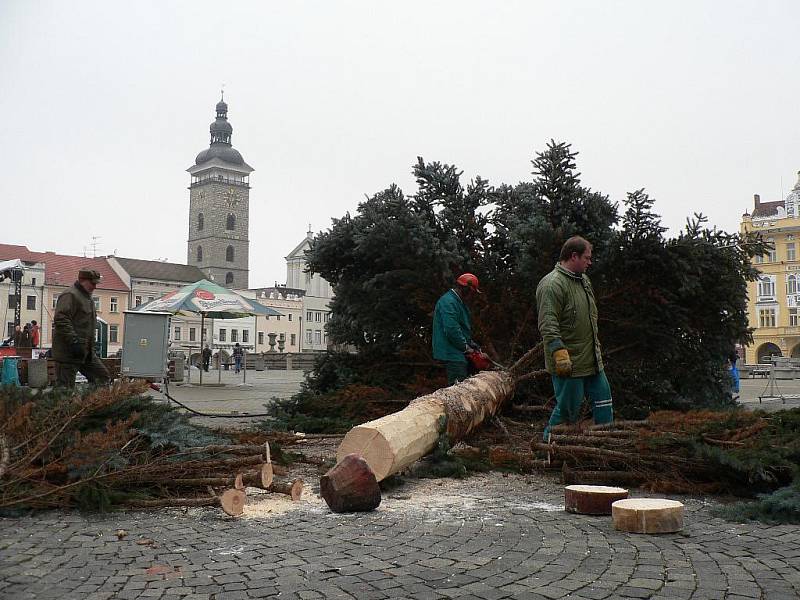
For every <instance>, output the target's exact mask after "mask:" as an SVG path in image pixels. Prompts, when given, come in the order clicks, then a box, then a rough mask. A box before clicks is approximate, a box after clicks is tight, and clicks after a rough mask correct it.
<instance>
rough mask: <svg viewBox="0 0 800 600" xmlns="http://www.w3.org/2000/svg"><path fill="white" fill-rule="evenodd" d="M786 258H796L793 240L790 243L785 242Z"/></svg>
mask: <svg viewBox="0 0 800 600" xmlns="http://www.w3.org/2000/svg"><path fill="white" fill-rule="evenodd" d="M786 260H797V256H796V254H795V249H794V242H792V243H791V244H786Z"/></svg>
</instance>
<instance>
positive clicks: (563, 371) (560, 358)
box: [553, 348, 572, 377]
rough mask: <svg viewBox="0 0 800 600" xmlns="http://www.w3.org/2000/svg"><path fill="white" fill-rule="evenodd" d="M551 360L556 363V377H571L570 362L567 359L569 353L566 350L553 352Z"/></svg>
mask: <svg viewBox="0 0 800 600" xmlns="http://www.w3.org/2000/svg"><path fill="white" fill-rule="evenodd" d="M553 359H554V360H555V361H556V375H558V376H559V377H569V376H570V375H572V361H571V360H570V359H569V352H567V349H566V348H561V349H560V350H556V351H555V352H553Z"/></svg>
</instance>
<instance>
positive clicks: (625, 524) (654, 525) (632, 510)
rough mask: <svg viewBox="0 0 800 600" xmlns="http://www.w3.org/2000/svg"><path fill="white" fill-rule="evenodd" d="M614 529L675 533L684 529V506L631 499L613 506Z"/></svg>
mask: <svg viewBox="0 0 800 600" xmlns="http://www.w3.org/2000/svg"><path fill="white" fill-rule="evenodd" d="M611 518H612V519H613V520H614V527H615V528H616V529H618V530H620V531H629V532H631V533H674V532H676V531H680V530H681V529H683V504H681V503H680V502H678V501H677V500H663V499H661V498H629V499H628V500H618V501H616V502H614V504H612V505H611Z"/></svg>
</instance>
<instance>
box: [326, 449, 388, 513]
mask: <svg viewBox="0 0 800 600" xmlns="http://www.w3.org/2000/svg"><path fill="white" fill-rule="evenodd" d="M319 487H320V493H321V494H322V497H323V498H324V499H325V502H327V503H328V506H329V507H330V509H331V510H332V511H333V512H337V513H342V512H366V511H370V510H374V509H376V508H377V507H378V505H379V504H380V503H381V488H380V486H379V485H378V480H377V479H375V474H374V473H373V472H372V470H371V469H370V468H369V465H368V464H367V461H366V460H364V459H363V458H362V457H361V456H360V455H358V454H348V455H347V456H345V457H344V458H343V459H342V460H341V461H340V462H339V464H337V465H336V466H335V467H333V468H332V469H330V470H329V471H328V472H327V473H325V475H323V476H322V478H321V479H320V481H319Z"/></svg>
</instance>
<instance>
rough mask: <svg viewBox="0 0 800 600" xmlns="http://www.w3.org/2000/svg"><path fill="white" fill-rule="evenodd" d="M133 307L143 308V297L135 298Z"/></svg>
mask: <svg viewBox="0 0 800 600" xmlns="http://www.w3.org/2000/svg"><path fill="white" fill-rule="evenodd" d="M133 305H134V306H141V305H142V297H141V296H136V297H134V299H133Z"/></svg>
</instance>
